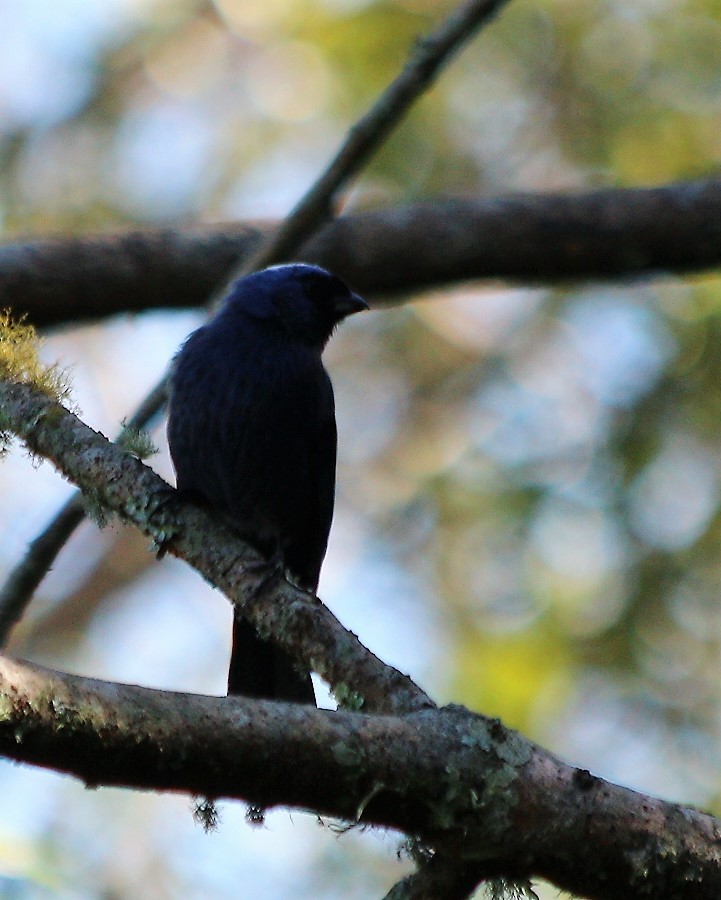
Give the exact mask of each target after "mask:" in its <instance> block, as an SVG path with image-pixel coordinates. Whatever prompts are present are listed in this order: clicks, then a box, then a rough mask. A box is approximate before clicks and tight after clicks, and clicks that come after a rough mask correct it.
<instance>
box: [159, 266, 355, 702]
mask: <svg viewBox="0 0 721 900" xmlns="http://www.w3.org/2000/svg"><path fill="white" fill-rule="evenodd" d="M367 308H368V306H367V304H366V303H365V301H364V300H362V299H361V298H360V297H359V296H357V295H356V294H354V293H352V292H351V290H350V289H349V288H348V287H347V285H346V284H345V283H344V282H343V281H341V279H340V278H337V277H336V276H335V275H332V274H331V273H329V272H326V271H325V270H324V269H321V268H319V267H318V266H310V265H304V264H300V263H297V264H293V265H284V266H274V267H272V268H270V269H264V270H263V271H261V272H256V273H254V274H253V275H249V276H247V277H246V278H242V279H239V280H238V281H236V282H234V283H233V284H232V285H231V288H230V292H229V294H228V296H227V297H226V299H225V301H224V303H223V305H222V307H221V309H220V311H219V312H218V314H217V315H216V316H215V317H214V318H213V319H212V320H211V321H209V322H208V323H207V324H206V325H203V326H202V327H201V328H199V329H198V330H197V331H194V332H193V333H192V334H191V335H190V337H189V338H188V339H187V341H186V342H185V344H184V345H183V347H182V348H181V349H180V351H179V353H178V354H177V356H176V357H175V360H174V364H173V370H172V374H171V381H170V410H169V420H168V441H169V443H170V453H171V456H172V459H173V464H174V466H175V471H176V474H177V485H178V489H179V490H180V491H181V492H183V493H185V494H187V495H188V496H191V497H195V498H196V499H197V500H199V501H201V502H203V503H205V504H206V505H208V506H210V507H212V508H213V509H215V510H218V511H219V512H222V513H223V514H225V515H226V516H227V517H228V518H229V520H230V521H231V522H232V524H233V527H234V528H235V530H236V531H237V532H238V533H239V534H240V535H241V536H242V537H244V538H245V539H246V540H247V541H248V542H249V543H251V544H253V545H254V546H255V547H257V548H258V550H260V552H261V553H263V554H264V555H265V556H266V557H268V558H269V559H270V558H274V557H275V558H278V559H280V560H282V563H283V565H284V566H285V567H286V568H287V570H288V571H289V572H290V574H291V576H292V577H293V578H294V580H295V581H296V582H297V583H298V584H300V585H302V586H303V587H305V588H307V589H309V590H312V591H315V590H316V589H317V587H318V579H319V576H320V569H321V565H322V564H323V558H324V556H325V551H326V546H327V544H328V533H329V531H330V525H331V520H332V518H333V501H334V495H335V467H336V424H335V404H334V400H333V388H332V386H331V383H330V379H329V378H328V374H327V372H326V371H325V369H324V367H323V363H322V361H321V354H322V352H323V349H324V347H325V345H326V344H327V342H328V339H329V338H330V336H331V334H332V333H333V330H334V329H335V327H336V326H337V325H338V323H339V322H340V321H341V320H342V319H344V318H345V317H346V316H348V315H351V314H352V313H356V312H359V311H360V310H363V309H367ZM228 692H229V693H233V694H245V695H247V696H251V697H262V698H266V699H279V700H291V701H296V702H302V703H314V702H315V695H314V693H313V687H312V684H311V680H310V674H309V673H301V672H299V671H298V670H297V669H296V667H295V666H294V665H293V663H292V662H291V660H290V658H289V657H288V656H287V655H286V654H285V652H284V651H282V650H281V649H280V648H278V647H276V646H274V645H273V644H271V643H269V642H266V641H264V640H262V639H261V638H260V637H258V635H257V634H256V633H255V630H254V629H253V627H252V626H251V624H250V623H249V622H248V621H247V620H246V619H244V618H242V617H241V616H239V615H237V614H236V616H235V620H234V626H233V647H232V651H231V659H230V671H229V675H228Z"/></svg>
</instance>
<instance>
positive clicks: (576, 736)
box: [0, 0, 721, 898]
mask: <svg viewBox="0 0 721 900" xmlns="http://www.w3.org/2000/svg"><path fill="white" fill-rule="evenodd" d="M450 8H451V4H450V3H448V2H431V0H395V2H390V0H388V2H380V0H379V2H370V0H311V2H298V0H263V2H262V3H257V2H254V0H215V2H201V0H104V2H103V3H95V2H93V0H60V2H51V0H24V2H23V3H18V2H12V0H0V33H1V34H2V53H0V185H1V188H0V190H1V194H0V222H1V223H2V236H3V238H4V239H5V240H10V239H17V238H20V237H22V236H23V235H27V236H30V235H44V234H47V233H51V232H62V233H81V232H86V231H91V230H112V229H114V228H118V227H122V226H126V225H130V224H132V225H138V224H140V225H143V224H147V225H153V224H172V223H174V222H188V221H206V222H212V221H219V220H226V219H239V218H245V217H251V218H253V217H260V216H269V215H270V216H280V215H282V214H283V213H285V212H287V211H288V210H289V208H290V207H291V206H292V205H293V203H294V202H295V201H296V200H297V199H298V198H299V197H300V195H301V194H302V192H303V190H304V189H305V187H306V186H307V184H308V183H309V181H310V179H311V178H313V177H314V176H315V175H316V174H317V172H318V171H319V170H320V168H321V167H322V165H323V164H324V162H325V161H326V159H327V158H328V156H329V154H330V153H331V152H332V150H333V149H334V148H335V147H336V145H337V143H338V141H339V139H340V137H341V136H342V134H343V133H344V132H345V129H346V128H347V127H348V126H349V125H350V124H351V123H352V122H353V120H354V117H356V116H357V115H358V114H360V113H361V112H362V111H363V110H364V109H365V108H366V106H367V105H368V104H369V102H370V100H371V99H372V98H373V97H374V95H375V94H376V93H377V92H378V91H379V90H380V89H381V88H382V87H383V85H384V84H385V83H386V82H387V80H389V79H390V78H391V77H392V76H393V74H394V73H395V72H396V70H397V68H398V67H399V65H400V64H401V63H402V61H403V60H404V58H405V56H406V54H407V51H408V48H409V46H410V45H411V43H412V41H413V40H414V39H415V37H416V36H417V35H418V34H420V33H423V32H425V31H427V30H428V29H429V27H430V26H431V25H432V24H433V23H435V22H436V21H437V20H438V18H439V17H440V15H441V14H442V13H443V12H445V11H446V10H447V9H450ZM720 60H721V11H720V10H719V7H718V4H717V3H715V2H714V0H636V2H634V3H633V4H628V3H627V2H620V0H573V2H570V0H514V2H511V3H510V5H509V6H508V8H507V9H506V10H505V11H504V12H503V14H502V16H501V17H500V18H499V19H498V20H497V21H496V22H495V23H493V24H492V25H491V26H490V27H489V28H487V29H486V30H485V32H483V34H482V35H481V37H480V38H479V39H477V40H476V41H475V42H474V43H473V44H472V45H471V46H470V47H469V48H467V49H466V50H465V52H464V53H463V55H462V56H461V57H460V58H459V59H458V60H457V61H456V62H455V63H454V64H453V65H452V67H451V68H450V69H449V70H448V71H447V72H446V74H445V75H444V76H443V77H442V79H441V82H440V84H439V86H438V87H437V88H436V89H434V90H433V91H432V92H431V93H430V94H429V95H428V96H426V97H425V98H424V99H423V100H422V101H421V102H420V104H419V105H418V107H417V108H416V109H415V111H414V112H413V114H412V115H411V116H410V118H409V119H408V120H407V122H406V123H405V124H404V125H403V127H402V128H401V129H400V130H399V131H398V132H397V133H396V134H395V135H394V136H393V137H392V139H391V140H390V141H389V143H388V144H387V146H386V147H385V148H384V149H383V151H382V152H381V153H380V154H379V156H378V157H377V159H376V160H375V161H374V162H373V164H372V165H371V166H370V168H369V169H368V171H367V172H366V173H365V175H364V177H363V179H362V180H361V182H360V183H359V185H358V187H357V188H356V189H355V190H354V192H353V194H352V196H351V198H350V199H349V201H348V206H349V208H353V207H355V208H358V207H361V206H365V207H369V206H378V205H389V204H393V203H397V202H402V201H405V200H409V199H417V198H430V197H433V196H436V195H447V194H466V195H473V196H482V195H490V194H497V193H506V192H511V191H513V190H518V189H523V190H548V189H554V190H559V189H564V188H566V189H574V188H578V187H581V186H588V185H601V184H603V185H629V184H654V183H663V182H666V181H670V180H673V179H681V178H684V177H689V176H694V175H698V174H702V173H710V172H713V171H715V170H716V168H717V167H718V165H719V162H720V161H721V137H720V135H721V65H720V64H719V61H720ZM370 299H371V300H372V298H370ZM408 300H409V301H410V302H409V303H408V304H407V305H404V306H402V307H398V308H397V309H394V310H390V311H388V310H386V311H378V312H372V313H369V314H367V315H365V316H362V317H358V318H357V320H355V319H354V320H352V321H351V322H349V323H348V324H347V325H345V326H344V327H343V329H342V330H341V331H340V333H339V334H338V336H337V337H336V338H334V340H333V342H332V343H331V346H330V348H329V351H328V354H327V359H328V365H329V368H330V370H331V372H332V375H333V379H334V382H335V385H336V394H337V404H338V419H339V431H340V459H339V488H338V501H337V511H336V520H335V525H334V530H333V534H332V539H331V545H330V549H329V553H328V557H327V560H326V565H325V569H324V574H323V579H322V581H321V592H320V593H321V596H322V597H323V598H324V600H325V601H326V602H327V603H328V604H329V605H330V606H331V608H332V609H333V610H334V611H335V612H336V613H337V614H338V615H339V617H340V618H341V620H342V621H343V622H344V623H345V624H346V625H348V627H350V628H352V629H353V630H354V631H356V632H357V633H358V634H359V635H360V637H361V639H362V640H363V641H364V642H365V643H366V644H367V645H368V646H369V647H371V649H373V650H374V651H375V652H376V653H378V654H379V655H380V656H382V657H383V658H384V659H386V660H387V661H388V662H390V663H392V664H394V665H397V666H399V667H400V668H402V669H404V670H405V671H408V672H410V674H411V675H412V676H413V677H414V678H415V679H416V680H417V681H419V683H420V684H421V685H422V686H423V687H425V688H426V689H427V690H429V691H430V692H431V694H432V695H433V696H434V697H435V698H436V699H438V700H439V701H455V702H461V703H465V704H467V705H468V706H470V707H472V708H474V709H477V710H481V711H483V712H485V713H488V714H491V715H498V716H500V717H502V718H503V720H504V721H505V722H507V723H508V724H509V725H513V726H515V727H517V728H519V729H521V730H522V731H523V732H524V733H526V734H527V735H529V736H530V737H532V738H534V739H535V740H537V741H539V742H540V743H542V744H544V745H545V746H547V747H548V748H550V749H551V750H553V751H554V752H556V753H557V754H558V755H560V756H562V757H564V758H566V759H568V760H569V761H571V762H573V763H574V764H577V765H579V766H583V767H585V768H588V769H591V770H592V771H594V772H596V773H598V774H600V775H602V776H604V777H606V778H610V779H612V780H615V781H617V782H620V783H623V784H626V785H629V786H631V787H634V788H637V789H639V790H643V791H646V792H650V793H654V794H658V795H662V796H664V797H666V798H668V799H672V800H678V801H682V802H684V803H689V804H695V805H699V806H703V807H705V808H708V809H710V810H711V811H714V812H715V813H716V814H721V801H719V799H718V795H719V789H720V786H721V753H720V747H721V664H720V658H719V654H720V647H721V604H719V602H718V584H719V580H720V579H721V552H720V550H719V535H720V533H721V517H720V515H719V504H720V502H721V465H720V463H719V458H720V453H719V450H720V445H721V378H720V377H719V376H720V375H721V371H720V370H721V328H720V326H719V319H718V315H717V311H718V308H719V305H720V304H721V282H720V281H719V279H718V277H715V276H711V275H707V276H704V277H694V278H685V279H679V278H675V277H669V278H666V279H663V278H659V279H656V280H653V281H648V282H645V283H641V284H639V283H636V284H582V285H565V286H561V287H553V286H547V287H538V286H536V287H532V288H525V287H520V286H507V285H500V284H497V285H489V284H483V285H466V286H464V287H463V288H462V289H455V290H453V291H448V292H442V293H438V294H437V295H434V296H422V297H410V298H408ZM201 320H202V314H201V313H200V312H198V313H197V314H190V313H188V312H183V313H177V314H168V313H162V314H161V313H155V312H149V313H147V314H144V315H141V316H138V317H135V318H130V317H118V318H115V319H113V320H111V321H108V322H104V323H101V324H98V325H95V326H91V327H83V328H77V329H74V328H67V329H63V330H61V331H57V332H55V333H54V334H52V335H50V336H49V340H48V343H47V345H46V348H45V352H46V355H47V356H48V357H49V358H51V359H59V360H60V361H61V362H62V364H63V365H67V366H69V367H70V368H71V369H72V373H73V381H74V397H75V399H76V400H77V402H78V404H79V406H80V408H81V410H82V412H83V415H84V418H85V420H86V421H88V423H89V424H91V425H92V426H93V427H96V428H100V429H102V430H103V431H105V433H107V434H113V433H115V431H116V430H117V427H118V423H119V421H120V420H121V419H122V418H123V417H124V416H125V415H127V414H128V413H129V412H130V411H131V410H132V409H133V407H134V404H135V403H136V402H137V401H138V400H139V399H140V398H141V397H142V396H143V394H144V391H145V390H146V389H147V387H149V386H150V385H151V384H152V383H153V382H154V380H155V379H156V378H157V377H158V376H159V375H160V373H161V372H162V371H163V369H164V367H165V365H166V363H167V361H168V359H169V357H170V356H171V354H172V353H173V352H174V350H175V348H176V347H177V346H178V344H179V343H180V342H181V340H182V339H183V338H184V336H185V335H186V334H187V333H188V332H189V331H190V330H191V329H192V328H193V327H195V326H196V325H197V324H199V323H200V321H201ZM156 431H157V438H158V441H159V442H160V443H162V442H163V433H162V427H159V428H158V429H157V430H156ZM163 447H164V445H163ZM153 464H154V465H155V466H156V468H157V469H158V470H159V471H160V472H161V473H162V474H163V475H165V476H166V477H168V478H171V477H172V474H171V470H170V465H169V462H168V459H167V452H166V450H165V449H163V450H162V452H161V454H159V455H158V456H157V457H155V458H154V460H153ZM69 490H70V489H69V487H68V485H66V484H65V483H64V482H62V481H61V480H60V478H59V477H58V476H57V475H55V474H54V473H53V471H52V470H51V469H50V468H49V467H48V466H47V465H41V466H39V467H37V466H34V465H32V464H31V462H30V461H29V460H27V459H26V458H25V457H24V455H23V454H22V452H20V451H19V450H16V451H15V452H14V453H13V454H12V455H11V456H10V457H9V458H8V459H7V460H6V461H5V462H4V463H3V465H2V466H1V467H0V491H1V492H2V493H1V496H2V509H3V515H2V518H1V519H0V569H2V570H3V571H5V570H9V569H10V567H11V566H12V565H13V564H14V563H15V562H16V561H17V560H18V559H19V558H20V557H21V556H22V554H23V552H24V549H25V546H26V544H27V541H28V540H30V539H31V538H32V537H33V536H34V535H35V534H36V533H37V531H38V530H39V529H40V528H42V526H43V525H44V524H45V522H46V521H47V520H48V519H49V518H50V516H51V515H52V514H53V512H54V511H55V509H56V508H57V506H58V505H59V504H60V503H61V502H62V500H63V499H64V498H65V497H66V496H67V495H68V493H69ZM1 574H2V573H1V572H0V575H1ZM229 633H230V610H229V607H228V604H227V603H226V602H225V601H224V600H223V598H222V597H220V596H219V595H218V594H215V593H213V592H211V591H210V590H209V589H208V588H207V586H205V585H204V584H203V583H202V582H201V579H200V578H199V577H197V576H196V575H195V574H194V573H192V572H191V571H189V570H188V569H187V568H186V567H184V566H183V565H181V564H178V563H176V562H174V561H173V560H171V559H166V560H164V561H163V562H162V563H157V562H155V560H154V557H153V556H152V555H151V554H149V553H148V552H147V547H146V546H145V543H144V541H143V539H141V538H139V537H138V536H137V535H135V534H134V533H131V532H129V531H126V530H123V529H122V528H119V527H113V528H108V529H106V530H105V531H103V532H102V533H101V532H98V531H97V529H95V527H94V526H92V525H89V524H86V525H85V526H83V528H82V529H81V530H80V531H79V533H78V534H77V535H76V536H75V538H74V539H73V541H72V543H71V544H70V545H69V546H68V547H67V548H66V551H65V552H64V554H63V556H62V557H61V559H60V560H59V562H58V564H57V565H56V567H55V569H54V571H53V572H52V573H51V575H50V576H49V578H48V579H47V580H46V582H45V583H44V584H43V586H42V588H41V590H40V592H39V596H38V597H37V599H36V601H35V602H34V604H33V606H32V607H31V609H30V611H29V614H28V616H27V618H26V620H25V621H24V622H23V623H22V625H21V626H20V627H19V628H18V629H17V631H16V633H15V635H14V638H13V642H12V647H11V649H12V651H13V652H14V653H17V654H20V655H25V656H28V657H29V658H31V659H34V660H37V661H39V662H44V663H46V664H49V665H55V666H58V667H61V668H65V669H67V670H69V671H75V672H82V673H84V674H88V675H93V676H98V677H104V678H113V679H118V680H125V681H135V682H139V683H143V684H148V685H153V686H157V687H161V688H169V689H171V688H172V689H178V690H193V691H201V692H208V693H218V694H220V693H223V691H224V679H225V664H226V656H227V642H228V639H229ZM0 792H1V793H2V797H3V803H2V805H1V806H0V872H2V873H3V878H2V880H0V897H8V898H9V897H20V898H25V897H28V898H35V897H47V896H52V897H63V898H64V897H68V898H76V897H78V898H84V897H93V898H94V897H103V898H124V897H134V898H175V897H178V898H179V897H183V898H196V897H197V898H207V897H218V898H224V897H237V896H263V897H266V898H275V897H277V898H288V897H298V898H302V897H314V898H321V897H322V898H337V897H345V898H352V897H358V898H360V897H363V898H365V897H370V896H380V895H382V893H383V892H384V891H385V890H387V889H388V887H389V886H390V885H391V884H392V883H393V882H394V881H395V880H397V879H398V878H400V877H401V876H402V875H403V874H404V873H405V872H406V871H408V870H409V863H408V861H407V860H404V859H403V858H402V856H401V859H400V860H399V859H397V857H396V850H397V844H398V838H397V836H394V835H386V836H379V835H374V834H358V833H356V832H355V831H351V832H350V833H347V834H344V835H343V836H342V837H338V836H336V835H335V834H334V832H333V831H332V830H331V829H330V827H329V826H330V824H332V823H320V824H321V827H318V824H319V823H316V820H315V818H314V817H311V816H304V815H300V814H297V813H296V814H293V815H292V816H290V815H289V814H287V813H283V812H275V813H272V814H270V815H269V817H268V820H267V822H266V825H265V826H264V827H263V828H262V829H251V828H250V827H248V826H246V825H245V823H244V821H243V819H244V810H243V808H242V806H241V805H240V804H221V825H220V828H219V829H218V831H216V832H215V833H212V834H208V835H206V834H204V833H203V831H202V829H201V828H200V827H199V826H197V825H195V824H194V823H193V821H192V817H191V813H190V808H191V804H190V802H189V801H188V799H187V798H183V797H179V798H175V797H158V796H153V795H139V794H138V795H136V794H132V793H130V792H120V791H110V790H99V791H95V792H88V791H85V790H84V789H83V788H82V787H81V786H79V785H77V784H75V783H73V782H71V781H70V780H68V779H65V778H61V777H59V776H55V775H52V774H50V773H44V772H39V771H33V770H30V769H26V768H19V767H17V766H14V765H10V764H3V765H2V766H0ZM538 890H539V893H540V894H541V895H542V896H543V897H552V896H557V893H556V892H555V891H553V890H550V889H548V888H544V887H543V886H540V887H539V888H538ZM544 891H545V893H544Z"/></svg>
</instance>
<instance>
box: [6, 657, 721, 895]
mask: <svg viewBox="0 0 721 900" xmlns="http://www.w3.org/2000/svg"><path fill="white" fill-rule="evenodd" d="M0 752H1V753H2V754H4V755H6V756H8V757H10V758H11V759H15V760H19V761H23V762H28V763H31V764H33V765H40V766H45V767H50V768H53V769H55V770H57V771H61V772H66V773H69V774H72V775H74V776H76V777H78V778H81V779H83V781H85V783H86V784H89V785H92V786H93V787H95V786H98V785H113V786H117V787H131V788H136V789H144V790H147V789H150V790H163V791H183V792H185V791H187V792H189V793H193V794H199V795H203V796H208V797H215V798H220V797H227V798H239V799H243V800H245V801H247V802H249V803H252V804H254V805H257V806H260V807H263V808H271V807H274V806H279V805H280V806H288V807H292V808H296V809H305V810H314V811H316V812H318V813H320V814H321V815H329V816H334V817H337V818H340V819H343V820H346V821H350V822H358V823H360V824H369V825H378V826H382V827H386V828H393V829H398V830H400V831H402V832H404V833H407V834H413V835H415V836H416V837H417V838H419V839H420V840H421V841H423V842H425V843H426V844H428V845H429V846H430V847H433V848H434V849H435V852H436V853H437V854H440V857H439V859H442V858H444V857H445V858H449V857H453V858H455V859H456V860H458V864H459V869H460V870H461V871H462V873H464V874H465V875H466V877H467V873H468V872H469V871H470V870H471V869H472V867H473V866H474V865H479V868H478V870H477V871H483V870H484V869H483V867H486V870H488V871H492V870H496V871H503V872H504V874H505V875H507V876H508V877H510V878H511V879H515V878H523V877H530V876H542V877H544V878H547V879H549V880H551V881H552V882H553V883H554V884H556V885H557V886H558V887H561V888H563V889H565V890H569V891H573V892H574V893H576V894H577V895H582V896H588V897H592V898H599V900H602V898H603V900H605V898H613V900H616V898H618V897H623V898H625V900H633V898H639V900H640V898H647V897H650V896H652V897H655V898H657V900H701V898H703V900H712V898H713V900H715V898H717V897H718V896H721V823H720V822H718V821H716V820H714V819H713V818H711V817H710V816H708V815H706V814H704V813H701V812H698V811H697V810H694V809H684V808H681V807H678V806H674V805H672V804H669V803H665V802H664V801H661V800H656V799H654V798H651V797H645V796H643V795H641V794H637V793H635V792H633V791H630V790H628V789H626V788H622V787H617V786H615V785H612V784H609V783H608V782H604V781H602V780H601V779H598V778H594V777H592V776H591V775H589V774H588V772H583V771H580V770H577V769H574V768H572V767H571V766H567V765H565V764H564V763H562V762H560V761H559V760H557V759H555V758H554V757H553V756H551V755H550V754H548V753H546V752H545V751H543V750H542V749H541V748H539V747H537V746H536V745H534V744H532V743H531V742H529V741H527V740H526V739H525V738H523V737H522V736H521V735H519V734H517V733H516V732H514V731H511V730H508V729H505V728H503V727H502V726H501V725H500V723H499V722H497V721H495V720H490V719H486V718H484V717H483V716H478V715H474V714H472V713H470V712H468V710H466V709H464V708H462V707H445V708H443V709H427V710H422V711H418V712H415V713H412V714H409V715H405V716H403V717H398V716H366V715H361V714H358V713H348V712H328V711H325V710H316V709H314V708H313V707H307V706H298V705H294V704H280V703H270V702H263V701H253V700H243V699H237V698H214V697H203V696H195V695H188V694H175V693H168V692H161V691H153V690H150V689H148V688H140V687H131V686H128V685H122V684H108V683H104V682H100V681H93V680H90V679H85V678H79V677H77V676H70V675H61V674H59V673H56V672H50V671H48V670H44V669H41V668H39V667H37V666H31V665H29V664H26V663H20V662H15V661H13V660H10V659H8V658H3V657H0ZM444 869H445V866H443V865H440V866H438V870H439V873H441V874H442V873H443V870H444ZM426 883H427V884H429V883H432V882H426ZM417 884H418V882H417V881H416V885H417ZM456 884H457V883H456ZM411 886H412V885H411ZM401 896H403V895H402V894H401ZM406 896H416V897H418V896H429V895H428V894H425V895H424V894H418V893H416V894H413V893H411V894H406ZM440 896H442V895H440ZM451 896H463V895H462V894H460V893H456V894H453V895H451Z"/></svg>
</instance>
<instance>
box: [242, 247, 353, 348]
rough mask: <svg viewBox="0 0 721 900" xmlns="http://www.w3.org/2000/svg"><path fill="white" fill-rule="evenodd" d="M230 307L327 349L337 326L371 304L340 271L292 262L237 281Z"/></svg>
mask: <svg viewBox="0 0 721 900" xmlns="http://www.w3.org/2000/svg"><path fill="white" fill-rule="evenodd" d="M225 309H226V310H227V311H228V312H229V313H231V314H232V313H234V312H235V311H236V310H237V311H242V312H243V313H244V314H245V315H249V316H251V317H253V318H255V319H261V320H269V321H272V322H277V323H278V324H279V325H280V326H281V327H283V328H284V329H285V330H286V331H287V332H288V333H289V334H290V335H292V336H293V337H294V338H296V339H297V340H300V341H302V342H303V343H306V344H310V345H311V346H313V347H317V348H318V349H320V350H322V349H323V347H324V346H325V345H326V343H327V341H328V338H329V337H330V336H331V334H332V333H333V329H334V328H335V327H336V325H337V324H338V323H339V322H341V321H342V320H343V319H345V318H346V316H350V315H352V314H353V313H356V312H360V311H361V310H364V309H368V304H367V303H366V302H365V300H363V298H362V297H359V296H358V295H357V294H354V293H353V292H352V291H351V289H350V288H349V287H348V285H347V284H346V283H345V282H344V281H342V280H341V279H340V278H338V276H337V275H333V274H331V273H330V272H327V271H326V270H325V269H321V268H320V266H312V265H308V264H306V263H291V264H288V265H282V266H271V268H269V269H263V270H262V271H260V272H254V273H253V274H252V275H247V276H246V277H245V278H240V279H238V281H235V282H233V284H232V285H231V288H230V292H229V294H228V296H227V298H226V305H225Z"/></svg>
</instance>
